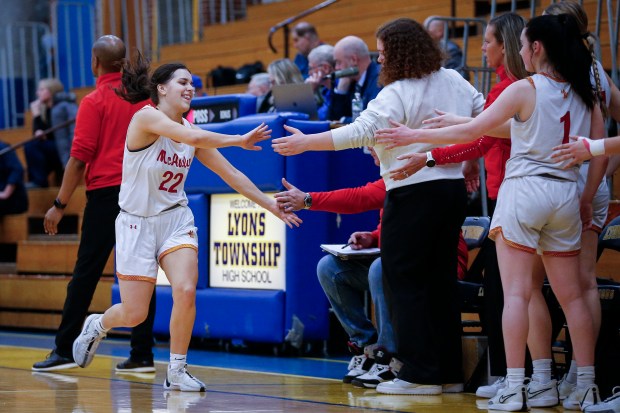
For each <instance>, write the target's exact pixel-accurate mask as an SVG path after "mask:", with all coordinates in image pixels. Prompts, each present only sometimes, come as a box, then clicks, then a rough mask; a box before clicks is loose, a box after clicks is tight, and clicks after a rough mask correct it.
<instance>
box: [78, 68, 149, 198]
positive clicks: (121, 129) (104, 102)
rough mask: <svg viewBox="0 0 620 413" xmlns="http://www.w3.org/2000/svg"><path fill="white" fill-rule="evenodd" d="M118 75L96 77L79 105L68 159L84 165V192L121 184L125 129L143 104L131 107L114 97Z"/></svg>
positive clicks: (119, 78) (119, 77)
mask: <svg viewBox="0 0 620 413" xmlns="http://www.w3.org/2000/svg"><path fill="white" fill-rule="evenodd" d="M120 85H121V74H120V73H107V74H105V75H102V76H100V77H98V78H97V87H96V88H95V90H94V91H92V92H91V93H89V94H88V95H86V96H85V97H84V98H83V99H82V101H81V102H80V107H79V109H78V114H77V120H76V124H75V134H74V138H73V145H72V146H71V156H72V157H74V158H76V159H79V160H80V161H82V162H85V163H86V177H85V181H86V189H87V190H88V191H90V190H93V189H99V188H105V187H109V186H115V185H120V184H121V171H122V166H123V148H124V145H125V137H126V135H127V127H128V126H129V122H130V121H131V118H132V116H133V114H134V113H135V112H136V111H137V110H138V109H140V108H141V107H142V106H144V102H140V103H137V104H131V103H129V102H127V101H125V100H123V99H121V98H120V97H118V96H117V95H116V93H115V92H114V89H115V88H118V87H120Z"/></svg>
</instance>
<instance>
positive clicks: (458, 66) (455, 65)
mask: <svg viewBox="0 0 620 413" xmlns="http://www.w3.org/2000/svg"><path fill="white" fill-rule="evenodd" d="M438 19H439V17H438V16H430V17H427V19H426V20H425V21H424V27H425V28H426V31H427V32H428V34H430V35H431V37H432V38H433V39H434V40H435V41H436V42H439V45H440V46H441V49H442V50H443V51H444V53H446V55H447V56H446V59H445V60H444V62H443V65H442V66H443V67H445V68H446V69H454V70H456V71H457V72H459V73H460V74H461V76H463V77H464V78H465V79H467V80H469V72H468V71H467V70H464V69H463V66H465V60H464V59H463V52H462V51H461V48H460V47H459V45H458V44H456V43H454V42H453V41H452V40H450V39H448V38H446V37H445V36H444V33H445V30H446V23H445V22H444V21H443V20H438Z"/></svg>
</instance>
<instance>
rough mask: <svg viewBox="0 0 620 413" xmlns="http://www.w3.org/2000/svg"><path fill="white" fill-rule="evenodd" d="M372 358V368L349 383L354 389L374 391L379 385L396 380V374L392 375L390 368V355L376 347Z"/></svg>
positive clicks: (381, 348)
mask: <svg viewBox="0 0 620 413" xmlns="http://www.w3.org/2000/svg"><path fill="white" fill-rule="evenodd" d="M374 356H375V364H374V365H373V366H372V368H371V369H370V370H368V372H366V373H364V374H362V375H359V376H357V377H355V378H354V379H353V381H352V382H351V383H352V384H353V385H354V386H355V387H363V388H368V389H374V388H376V387H377V385H378V384H379V383H383V382H384V381H390V380H394V379H395V378H396V374H394V372H393V371H392V367H391V366H390V362H391V361H392V355H391V354H390V353H388V352H387V351H386V350H385V349H384V348H383V347H377V348H376V349H375V350H374Z"/></svg>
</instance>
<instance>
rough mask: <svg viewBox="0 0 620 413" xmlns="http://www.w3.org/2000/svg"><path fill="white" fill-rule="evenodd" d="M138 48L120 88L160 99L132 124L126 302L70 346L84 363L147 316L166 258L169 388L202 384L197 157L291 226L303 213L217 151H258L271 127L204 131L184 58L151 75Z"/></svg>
mask: <svg viewBox="0 0 620 413" xmlns="http://www.w3.org/2000/svg"><path fill="white" fill-rule="evenodd" d="M148 71H149V64H148V61H146V60H145V59H144V58H143V57H142V56H141V55H138V57H137V59H136V60H135V61H134V62H132V63H128V64H127V65H126V66H125V67H124V69H123V79H122V82H123V83H122V84H123V88H122V90H121V91H119V94H120V95H121V96H122V97H123V98H124V99H126V100H128V101H130V102H134V101H142V100H144V99H146V98H148V97H150V98H151V100H152V101H153V103H154V104H155V105H156V106H155V107H153V106H146V107H144V108H143V109H141V110H139V111H138V112H136V114H135V115H134V117H133V119H132V121H131V123H130V124H129V128H128V130H127V140H126V147H125V154H124V159H123V179H122V183H121V191H120V197H119V205H120V207H121V213H120V215H119V216H118V218H117V220H116V234H117V238H116V269H117V275H118V278H119V286H120V292H121V303H119V304H115V305H113V306H112V307H110V308H109V309H108V310H106V312H105V313H104V314H103V315H101V314H93V315H91V316H90V317H88V318H87V319H86V321H85V323H84V327H83V329H82V333H81V334H80V336H79V337H78V338H77V339H76V340H75V342H74V344H73V356H74V358H75V360H76V363H78V365H80V366H81V367H86V366H87V365H88V364H90V362H91V361H92V359H93V357H94V354H95V351H96V349H97V346H98V345H99V342H100V340H101V339H102V338H103V337H105V335H106V332H107V331H108V330H109V329H111V328H116V327H132V326H135V325H137V324H139V323H140V322H142V321H143V320H144V319H145V318H146V316H147V313H148V306H149V300H150V297H151V295H152V294H153V290H154V286H155V280H156V278H157V269H158V265H160V266H161V267H162V268H163V270H164V271H165V273H166V276H167V277H168V280H169V281H170V285H171V286H172V296H173V300H174V304H173V307H172V315H171V318H170V364H169V365H168V370H167V374H166V379H165V381H164V389H166V390H181V391H205V390H206V389H205V385H204V383H202V382H201V381H200V380H198V379H196V378H195V377H193V376H192V375H191V374H189V372H187V370H186V355H187V349H188V346H189V341H190V338H191V334H192V328H193V325H194V319H195V315H196V304H195V294H196V282H197V280H198V254H197V249H198V244H197V240H196V227H195V226H194V217H193V215H192V212H191V210H190V209H189V208H188V206H187V197H186V195H185V190H184V183H185V179H186V177H187V172H188V171H189V167H190V165H191V163H192V160H193V158H194V157H196V158H198V160H200V162H202V163H203V164H204V165H205V166H206V167H208V168H210V169H211V170H213V172H215V173H216V174H218V175H219V176H220V177H221V178H222V179H223V180H224V181H225V182H226V183H227V184H229V185H230V186H231V187H232V188H233V189H235V190H236V191H238V192H239V193H241V194H243V195H245V196H246V197H248V198H249V199H251V200H252V201H254V202H256V203H257V204H259V205H260V206H262V207H263V208H265V209H267V210H269V211H270V212H272V213H273V214H274V215H276V216H277V217H279V218H280V219H282V220H283V221H284V222H285V223H286V224H287V225H288V226H289V227H292V226H293V225H296V226H298V225H299V223H300V222H301V220H299V218H298V217H297V216H296V215H295V214H293V213H287V212H284V211H283V210H281V209H279V208H278V206H277V203H276V201H275V199H274V198H271V197H269V196H267V195H265V194H263V193H262V192H260V191H259V190H258V188H256V186H255V185H254V184H253V183H252V182H251V181H250V180H249V179H248V178H247V177H246V176H245V175H243V174H242V173H241V172H239V171H238V170H237V169H235V168H234V167H233V166H232V165H231V164H230V163H228V161H226V159H225V158H224V157H223V156H222V155H221V154H220V153H219V152H218V151H217V150H216V149H215V148H218V147H224V146H240V147H242V148H244V149H248V150H258V149H260V147H258V146H256V143H257V142H258V141H261V140H264V139H268V138H269V137H270V133H271V131H270V130H268V129H267V127H266V126H265V125H260V126H258V127H257V128H255V129H254V130H252V131H250V132H248V133H246V134H245V135H243V136H241V135H236V136H231V135H223V134H219V133H213V132H208V131H204V130H201V129H200V128H198V127H196V126H193V125H191V124H190V123H189V122H187V121H186V120H184V119H183V113H185V112H187V111H188V109H189V107H190V101H191V100H192V97H193V95H194V87H193V86H192V76H191V73H190V72H189V70H188V69H187V68H186V67H185V66H184V65H182V64H177V63H174V64H165V65H162V66H160V67H159V68H157V70H155V72H154V73H153V75H152V76H151V77H150V78H149V77H148Z"/></svg>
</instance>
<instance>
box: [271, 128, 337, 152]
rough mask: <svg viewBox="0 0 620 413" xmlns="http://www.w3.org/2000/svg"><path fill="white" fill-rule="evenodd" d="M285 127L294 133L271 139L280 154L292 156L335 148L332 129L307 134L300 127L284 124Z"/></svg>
mask: <svg viewBox="0 0 620 413" xmlns="http://www.w3.org/2000/svg"><path fill="white" fill-rule="evenodd" d="M284 129H286V130H287V131H289V132H290V133H292V135H290V136H283V137H281V138H277V139H274V140H272V141H271V147H272V148H273V150H274V151H276V152H277V153H279V154H280V155H284V156H291V155H298V154H300V153H303V152H307V151H333V150H335V148H334V141H333V140H332V133H331V131H327V132H321V133H315V134H312V135H306V134H304V133H303V132H301V131H300V130H299V129H296V128H292V127H290V126H288V125H284Z"/></svg>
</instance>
